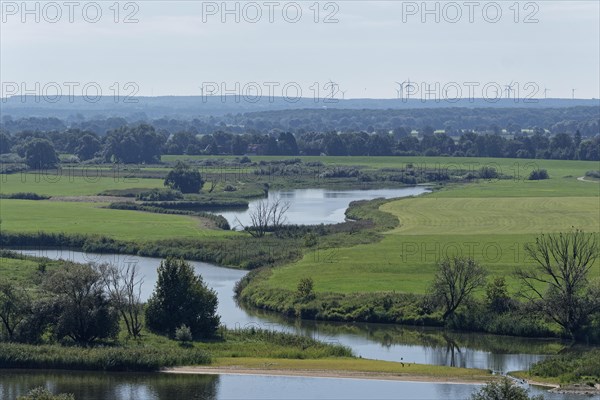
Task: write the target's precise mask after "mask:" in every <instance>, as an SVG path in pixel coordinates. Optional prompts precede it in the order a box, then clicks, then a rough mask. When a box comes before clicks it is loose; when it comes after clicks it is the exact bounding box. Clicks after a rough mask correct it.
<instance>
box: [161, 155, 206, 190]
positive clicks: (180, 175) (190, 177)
mask: <svg viewBox="0 0 600 400" xmlns="http://www.w3.org/2000/svg"><path fill="white" fill-rule="evenodd" d="M202 185H204V180H203V179H202V175H200V172H198V170H197V169H194V168H191V167H190V166H189V165H187V164H184V163H182V162H181V161H177V164H176V165H175V168H173V169H172V170H171V171H169V173H168V175H167V177H166V178H165V186H168V187H170V188H171V189H175V190H179V191H180V192H181V193H198V192H200V189H202Z"/></svg>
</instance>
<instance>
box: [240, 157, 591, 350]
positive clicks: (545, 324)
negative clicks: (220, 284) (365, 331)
mask: <svg viewBox="0 0 600 400" xmlns="http://www.w3.org/2000/svg"><path fill="white" fill-rule="evenodd" d="M538 167H539V165H538ZM559 168H560V169H557V170H556V171H557V173H558V176H556V175H554V174H553V173H552V170H549V172H550V175H551V178H550V179H548V180H544V181H529V180H527V177H526V176H524V175H527V176H528V175H529V174H524V175H523V176H522V178H521V179H512V180H510V179H509V180H502V179H499V180H498V179H496V180H489V181H486V180H482V179H480V180H476V181H474V182H472V183H468V184H462V183H457V184H450V185H445V186H444V187H443V188H442V189H441V190H436V191H434V192H433V193H431V194H428V195H426V196H423V197H420V198H414V199H401V200H397V201H387V202H383V203H382V204H380V206H379V210H378V211H379V212H380V213H382V214H383V215H385V216H386V217H383V218H379V221H381V220H387V221H388V226H387V227H386V228H385V229H383V235H382V239H381V240H376V241H375V242H374V243H370V244H366V245H356V246H352V247H350V246H345V245H343V244H342V245H341V246H340V248H335V249H328V250H326V251H321V249H318V250H314V251H309V252H307V253H305V255H304V256H303V257H302V259H301V260H299V261H297V262H294V263H291V264H289V265H285V266H283V267H278V268H274V269H263V270H260V271H257V272H255V273H252V274H250V275H248V276H247V277H246V278H245V279H244V280H243V281H242V282H240V284H239V285H238V287H237V293H238V296H239V298H240V299H241V300H242V301H244V302H245V303H247V304H248V305H250V306H252V307H261V308H264V309H268V310H273V311H277V312H281V313H284V314H285V315H288V316H300V317H303V318H309V319H320V320H332V321H365V322H388V323H402V324H411V325H418V326H419V325H433V326H446V327H449V328H453V329H460V330H469V331H473V330H475V331H483V332H490V333H498V334H507V335H518V336H532V337H548V336H562V335H567V336H571V335H572V333H571V332H569V329H563V328H561V327H560V326H559V325H560V324H558V323H557V322H556V321H554V320H552V317H551V316H550V315H548V314H547V313H544V312H542V311H541V310H540V304H541V303H540V302H539V301H538V302H535V301H534V302H530V301H525V299H524V298H523V297H521V294H523V289H524V288H525V287H526V285H525V284H526V281H524V280H523V279H520V278H519V276H518V275H517V274H515V271H516V269H517V268H518V267H521V268H524V267H525V266H527V267H528V268H529V267H531V266H533V265H534V264H535V262H534V261H533V259H532V257H531V256H532V254H531V253H529V252H527V250H526V247H525V245H526V244H527V243H530V244H533V243H535V240H536V237H538V236H539V233H540V232H547V233H553V232H561V231H569V230H570V229H572V228H571V227H573V226H575V227H578V228H581V229H583V230H584V231H586V232H588V233H589V234H590V235H591V239H590V240H591V241H592V242H597V240H598V226H600V220H599V219H598V213H597V212H594V211H597V208H598V205H597V190H598V188H597V185H595V184H593V183H586V182H580V181H577V180H576V179H575V177H577V176H582V175H583V174H584V173H585V168H586V165H585V163H582V164H580V165H579V166H576V165H574V164H572V165H567V164H563V165H562V166H560V167H559ZM562 174H564V175H562ZM561 175H562V176H563V177H560V176H561ZM569 176H570V178H567V177H569ZM571 188H575V189H574V190H571ZM351 210H352V208H351V209H350V212H352V211H351ZM361 210H364V208H361ZM363 218H366V219H369V216H368V215H363ZM373 220H374V219H372V218H371V221H373ZM389 221H394V222H389ZM390 224H391V225H390ZM596 253H597V251H596ZM325 254H327V257H325ZM454 256H463V257H465V256H466V257H469V258H471V259H473V260H474V261H477V262H478V263H480V264H481V265H482V266H483V267H484V268H485V270H486V271H487V273H488V275H489V276H488V282H487V284H486V285H481V286H480V287H479V288H478V289H477V290H476V291H475V295H474V296H471V298H470V299H468V300H467V301H466V302H465V303H464V304H463V306H461V307H459V308H458V312H456V313H454V315H452V316H451V318H448V316H446V317H447V318H444V311H443V310H441V309H440V308H438V307H436V305H435V303H434V302H432V301H431V300H432V299H431V296H425V294H427V293H431V282H432V281H433V277H434V275H435V272H436V268H437V266H438V265H439V263H440V262H441V261H443V260H444V259H446V258H452V257H454ZM594 260H595V258H594ZM594 260H592V262H591V264H589V265H587V268H588V272H587V275H586V276H587V277H588V279H589V284H590V285H591V286H590V288H592V289H593V288H594V287H595V286H596V285H597V283H596V282H595V280H594V276H597V272H599V271H598V268H600V263H599V262H598V261H594ZM521 277H522V276H521ZM306 279H310V280H311V282H312V293H311V294H310V295H306V294H300V293H299V290H298V285H299V283H300V282H302V281H303V280H306ZM534 286H535V289H537V290H540V291H541V292H544V291H545V290H546V287H545V283H543V282H537V284H536V285H534ZM529 289H531V287H529ZM538 300H539V299H538ZM536 310H537V311H536ZM595 312H596V311H594V312H593V313H595ZM593 313H592V314H593ZM584 314H585V313H584ZM593 320H594V319H593V318H592V319H591V320H590V321H588V322H589V324H592V325H589V324H588V325H587V326H588V327H587V328H586V329H584V330H583V331H580V332H579V334H580V335H581V337H580V338H579V339H583V338H585V339H584V340H588V341H590V340H591V341H598V340H599V338H598V337H597V334H594V332H597V329H596V328H594V327H595V326H596V325H593V324H594V322H593ZM584 331H585V332H584Z"/></svg>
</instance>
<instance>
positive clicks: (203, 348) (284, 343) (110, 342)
mask: <svg viewBox="0 0 600 400" xmlns="http://www.w3.org/2000/svg"><path fill="white" fill-rule="evenodd" d="M0 265H1V268H2V272H3V274H2V281H1V282H0V339H2V342H1V343H0V368H51V369H79V370H87V369H89V370H103V371H155V370H159V369H161V368H164V367H170V366H176V365H202V364H210V363H211V361H212V359H213V358H214V357H220V358H229V357H268V358H297V359H310V358H324V357H325V358H326V357H351V356H352V353H351V352H350V350H349V349H347V348H345V347H343V346H339V345H332V344H327V343H322V342H319V341H317V340H314V339H311V338H308V337H304V336H295V335H292V334H286V333H278V332H273V331H265V330H260V329H254V328H249V329H236V330H227V329H226V328H224V327H219V326H218V323H219V319H218V316H217V315H216V314H215V311H216V301H217V300H216V297H215V296H211V293H213V292H212V291H211V290H210V289H208V288H206V287H205V286H203V283H202V280H201V278H200V277H197V276H195V275H190V274H193V272H192V270H191V269H190V267H189V265H188V264H187V263H185V262H183V261H179V260H175V259H167V260H166V261H165V262H164V263H163V264H162V265H161V269H160V270H159V280H158V282H157V288H156V291H155V294H154V297H153V298H152V299H151V300H150V305H145V304H143V303H142V302H141V300H140V297H139V292H138V288H139V285H140V280H139V276H138V275H137V274H138V273H139V271H138V272H136V270H135V269H133V270H132V269H131V268H130V267H129V266H124V267H123V268H124V269H123V270H122V271H116V272H115V271H114V270H112V269H111V268H116V267H111V266H109V265H102V266H90V265H83V264H74V263H71V262H65V261H50V260H47V259H43V258H36V257H30V256H21V255H18V254H16V253H12V252H7V251H3V252H2V258H0ZM111 272H115V273H111ZM119 272H120V273H119ZM7 278H8V279H7ZM117 278H118V279H117ZM175 286H177V287H175ZM213 294H214V293H213ZM159 299H160V301H159ZM190 302H195V303H194V304H192V303H190ZM158 304H160V306H159V305H158ZM200 305H203V306H200ZM160 307H166V310H167V311H168V312H170V314H165V315H163V314H161V313H157V311H156V309H157V308H160ZM143 309H146V314H145V316H146V318H144V314H143V313H142V312H141V311H142V310H143ZM182 309H183V310H184V311H185V313H184V314H181V315H180V314H177V313H174V312H173V310H182ZM136 310H138V312H137V313H136V312H135V311H136ZM203 310H204V311H203ZM157 315H158V316H162V317H160V318H158V317H157ZM210 315H212V317H210ZM134 317H135V318H134ZM209 317H210V318H209ZM207 321H213V322H215V323H214V324H212V325H210V326H208V325H206V323H207ZM134 322H135V324H137V326H138V327H139V328H138V330H137V331H134V330H132V329H133V326H134ZM195 323H196V324H195ZM184 324H185V325H186V326H190V327H191V329H192V330H193V331H192V332H193V333H194V334H193V335H192V334H191V333H190V337H189V338H185V339H183V338H181V337H178V335H176V334H175V333H176V332H175V329H174V328H175V327H178V326H183V325H184ZM150 329H152V331H155V332H159V333H160V334H156V333H153V332H152V331H150ZM200 338H202V340H201V341H200V340H198V339H200Z"/></svg>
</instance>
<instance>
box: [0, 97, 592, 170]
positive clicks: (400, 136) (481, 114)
mask: <svg viewBox="0 0 600 400" xmlns="http://www.w3.org/2000/svg"><path fill="white" fill-rule="evenodd" d="M599 112H600V109H599V108H598V107H572V108H537V109H530V108H527V109H525V108H521V109H499V108H481V109H466V108H441V109H411V110H345V109H327V110H322V109H301V110H279V111H264V112H251V113H245V114H236V115H231V114H227V115H223V116H220V117H219V116H208V117H199V118H194V119H174V118H167V117H165V118H160V119H154V120H149V121H144V120H134V121H132V120H128V119H126V118H121V117H109V118H103V119H85V118H84V117H83V116H81V118H76V121H75V120H63V119H59V118H55V117H48V118H46V117H27V118H17V119H14V118H12V117H10V116H6V115H5V116H4V117H3V118H2V122H1V123H0V154H3V156H2V159H1V161H3V162H4V163H7V162H8V163H19V162H21V163H27V164H29V165H30V167H33V165H32V164H31V163H32V162H33V161H31V162H29V161H27V160H38V161H37V162H39V160H40V156H39V154H42V153H44V154H46V153H53V152H58V153H66V154H73V155H74V157H73V159H72V160H71V161H73V162H78V161H79V162H90V163H92V162H93V163H99V162H123V163H146V164H150V163H157V162H159V161H160V156H161V155H164V154H174V155H183V154H185V155H292V156H293V155H335V156H346V155H349V156H391V155H398V156H418V155H425V156H458V157H463V156H464V157H510V158H540V159H568V160H600V155H599V152H600V150H599V148H600V135H599V132H600V118H599ZM32 143H33V144H32ZM28 152H29V153H31V154H34V153H38V156H35V157H32V156H31V154H30V156H28ZM7 154H8V155H7ZM11 154H12V156H11ZM75 157H76V158H75ZM42 158H43V162H42V164H43V165H42V166H43V167H47V166H50V165H52V163H54V162H56V161H55V160H57V159H58V158H57V157H56V156H55V155H54V154H51V155H50V156H48V157H42Z"/></svg>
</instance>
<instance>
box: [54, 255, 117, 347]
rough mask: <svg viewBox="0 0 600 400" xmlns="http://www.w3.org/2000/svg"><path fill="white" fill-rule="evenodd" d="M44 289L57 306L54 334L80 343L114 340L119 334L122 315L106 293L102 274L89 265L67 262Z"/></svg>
mask: <svg viewBox="0 0 600 400" xmlns="http://www.w3.org/2000/svg"><path fill="white" fill-rule="evenodd" d="M44 286H45V287H46V289H47V290H48V291H50V292H51V293H53V294H54V296H55V297H54V302H55V303H56V304H57V306H58V310H57V312H58V314H57V316H56V324H55V333H56V335H57V336H58V338H61V339H62V338H64V337H69V338H71V339H72V340H73V341H75V342H77V343H80V344H89V343H91V342H93V341H95V340H97V339H106V338H113V337H115V336H116V335H117V334H118V332H119V314H118V312H117V310H115V309H114V307H112V305H111V303H110V301H109V299H108V296H107V295H106V293H105V292H104V284H103V282H102V279H101V275H100V273H99V272H97V271H96V270H94V269H93V268H92V267H90V266H89V265H82V264H74V263H65V264H64V266H63V267H62V268H61V269H59V270H57V271H56V272H54V273H53V274H52V275H50V276H49V277H48V278H47V279H46V282H45V283H44Z"/></svg>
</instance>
